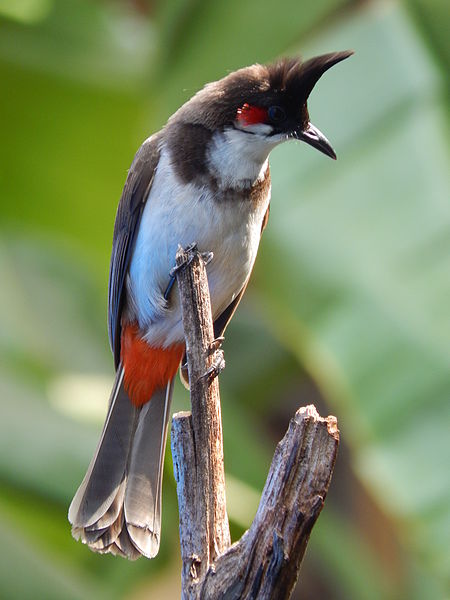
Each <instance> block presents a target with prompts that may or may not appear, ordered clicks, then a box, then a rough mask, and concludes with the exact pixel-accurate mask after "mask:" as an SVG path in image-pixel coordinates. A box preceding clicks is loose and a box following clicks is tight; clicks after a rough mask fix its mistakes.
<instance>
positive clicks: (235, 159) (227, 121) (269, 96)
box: [69, 51, 352, 558]
mask: <svg viewBox="0 0 450 600" xmlns="http://www.w3.org/2000/svg"><path fill="white" fill-rule="evenodd" d="M351 54H352V52H350V51H346V52H336V53H332V54H326V55H323V56H319V57H316V58H313V59H311V60H308V61H306V62H301V61H300V60H296V59H284V60H280V61H278V62H276V63H274V64H271V65H268V66H264V65H259V64H256V65H253V66H251V67H247V68H244V69H240V70H238V71H235V72H233V73H230V74H229V75H228V76H226V77H224V78H223V79H221V80H220V81H216V82H214V83H209V84H208V85H206V86H205V87H204V88H203V89H202V90H200V91H199V92H198V93H197V94H196V95H195V96H194V97H193V98H191V100H189V101H188V102H186V104H184V105H183V106H182V107H181V108H180V109H179V110H178V111H177V112H176V113H175V114H174V115H173V116H172V117H171V118H170V119H169V120H168V122H167V124H166V126H165V127H164V128H163V129H162V130H161V131H159V132H158V133H155V134H154V135H152V136H151V137H149V138H148V139H147V140H146V141H145V142H144V143H143V144H142V146H141V147H140V148H139V150H138V152H137V154H136V156H135V158H134V161H133V163H132V165H131V168H130V171H129V173H128V177H127V180H126V183H125V187H124V190H123V193H122V197H121V200H120V203H119V207H118V210H117V216H116V222H115V227H114V237H113V248H112V257H111V266H110V278H109V310H108V325H109V338H110V343H111V348H112V351H113V354H114V360H115V366H116V378H115V382H114V386H113V390H112V393H111V398H110V403H109V410H108V414H107V417H106V422H105V425H104V427H103V432H102V435H101V438H100V442H99V444H98V447H97V450H96V452H95V454H94V457H93V459H92V461H91V464H90V466H89V469H88V471H87V474H86V476H85V478H84V480H83V482H82V483H81V485H80V487H79V489H78V491H77V493H76V494H75V497H74V499H73V501H72V504H71V506H70V509H69V520H70V522H71V523H72V533H73V535H74V537H75V538H77V539H81V540H82V541H83V542H84V543H86V544H88V546H89V547H90V548H91V549H92V550H94V551H97V552H102V553H103V552H111V553H113V554H117V555H120V556H126V557H128V558H137V557H139V556H140V555H144V556H147V557H148V558H152V557H154V556H155V555H156V553H157V552H158V549H159V542H160V529H161V484H162V467H163V458H164V451H165V445H166V437H167V425H168V420H169V411H170V401H171V395H172V387H173V379H174V376H175V374H176V371H177V369H178V367H179V365H180V362H181V360H182V358H183V354H184V348H185V346H184V335H183V326H182V322H181V308H180V300H179V297H178V292H177V290H176V289H175V287H176V286H173V287H174V289H171V291H170V294H167V293H166V291H167V290H168V289H169V282H170V271H171V268H172V267H173V266H174V260H175V253H176V251H177V248H178V245H179V244H181V245H182V246H184V247H186V246H188V245H189V244H191V243H192V242H196V243H197V244H198V247H199V250H200V251H202V252H212V253H213V259H212V260H211V262H210V263H209V264H208V266H207V273H208V283H209V288H210V294H211V304H212V312H213V319H214V332H215V335H216V337H219V336H221V335H222V334H223V332H224V330H225V328H226V326H227V324H228V322H229V320H230V319H231V317H232V315H233V313H234V311H235V309H236V307H237V305H238V304H239V301H240V300H241V298H242V295H243V293H244V290H245V288H246V285H247V283H248V280H249V277H250V273H251V271H252V268H253V264H254V262H255V258H256V253H257V250H258V245H259V240H260V237H261V234H262V231H263V230H264V227H265V226H266V224H267V219H268V216H269V201H270V173H269V165H268V156H269V153H270V151H271V150H272V149H273V148H274V147H275V146H277V145H278V144H280V143H282V142H285V141H287V140H290V139H297V140H302V141H304V142H306V143H307V144H309V145H311V146H313V147H314V148H317V149H318V150H320V151H321V152H323V153H324V154H326V155H327V156H330V157H331V158H336V155H335V153H334V151H333V149H332V147H331V145H330V143H329V142H328V140H327V139H326V137H325V136H324V135H323V134H322V133H321V132H320V131H319V130H318V129H317V128H316V127H314V125H312V124H311V122H310V120H309V114H308V109H307V100H308V97H309V95H310V93H311V91H312V89H313V87H314V85H315V84H316V82H317V81H318V80H319V78H320V77H321V75H322V74H323V73H324V72H325V71H326V70H327V69H329V68H330V67H332V66H333V65H335V64H336V63H338V62H340V61H341V60H344V59H345V58H347V57H348V56H350V55H351Z"/></svg>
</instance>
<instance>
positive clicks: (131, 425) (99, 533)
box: [69, 366, 173, 559]
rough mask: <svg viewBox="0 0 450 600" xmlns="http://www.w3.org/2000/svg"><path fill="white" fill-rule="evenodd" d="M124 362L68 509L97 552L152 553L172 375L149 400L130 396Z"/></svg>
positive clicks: (77, 532) (78, 534)
mask: <svg viewBox="0 0 450 600" xmlns="http://www.w3.org/2000/svg"><path fill="white" fill-rule="evenodd" d="M123 376H124V373H123V368H122V366H120V367H119V369H118V370H117V374H116V379H115V382H114V387H113V390H112V393H111V401H110V406H109V411H108V415H107V418H106V422H105V425H104V427H103V432H102V435H101V438H100V442H99V444H98V447H97V450H96V452H95V454H94V457H93V459H92V461H91V464H90V465H89V469H88V471H87V473H86V475H85V477H84V479H83V481H82V483H81V485H80V487H79V488H78V491H77V493H76V494H75V497H74V499H73V500H72V504H71V505H70V508H69V521H70V522H71V523H72V535H73V536H74V537H75V538H76V539H81V541H82V542H83V543H85V544H87V545H88V546H89V547H90V548H91V549H92V550H94V551H95V552H100V553H106V552H111V553H112V554H117V555H120V556H126V557H128V558H131V559H135V558H138V557H139V556H140V555H141V554H142V555H144V556H146V557H147V558H153V557H154V556H155V555H156V554H157V552H158V550H159V541H160V534H161V488H162V474H163V461H164V451H165V446H166V438H167V425H168V421H169V413H170V403H171V398H172V388H173V379H172V380H171V381H170V382H169V383H168V384H167V387H166V388H165V389H161V388H160V389H157V390H155V392H154V393H153V395H152V398H151V400H150V401H149V402H147V403H146V404H144V405H143V406H142V407H137V406H135V405H134V404H132V402H131V401H130V399H129V397H128V394H127V392H126V391H125V388H124V384H123Z"/></svg>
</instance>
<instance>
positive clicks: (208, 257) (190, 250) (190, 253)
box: [164, 242, 214, 300]
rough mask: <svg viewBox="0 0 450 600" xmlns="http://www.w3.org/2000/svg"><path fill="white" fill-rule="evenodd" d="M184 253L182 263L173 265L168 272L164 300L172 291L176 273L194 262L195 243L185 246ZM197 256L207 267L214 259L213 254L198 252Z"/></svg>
mask: <svg viewBox="0 0 450 600" xmlns="http://www.w3.org/2000/svg"><path fill="white" fill-rule="evenodd" d="M184 252H185V253H186V255H187V257H186V258H185V259H184V261H183V262H182V263H180V264H179V265H175V267H172V269H170V271H169V277H170V279H169V283H168V284H167V287H166V291H165V292H164V299H165V300H168V299H169V294H170V292H171V291H172V288H173V284H174V283H175V280H176V278H177V273H178V272H179V271H181V269H184V268H185V267H187V266H188V265H190V264H191V262H192V261H193V260H194V256H195V254H196V253H197V252H198V246H197V242H194V243H193V244H189V246H186V248H185V250H184ZM199 254H200V256H201V257H202V259H203V262H204V263H205V265H208V264H209V263H210V262H211V261H212V259H213V258H214V253H213V252H200V253H199Z"/></svg>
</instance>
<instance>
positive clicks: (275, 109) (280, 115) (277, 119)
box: [267, 106, 286, 123]
mask: <svg viewBox="0 0 450 600" xmlns="http://www.w3.org/2000/svg"><path fill="white" fill-rule="evenodd" d="M267 114H268V115H269V119H270V120H271V121H272V123H281V122H282V121H284V120H285V119H286V111H285V110H284V108H281V106H271V107H270V108H269V110H268V111H267Z"/></svg>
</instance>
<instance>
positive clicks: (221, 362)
mask: <svg viewBox="0 0 450 600" xmlns="http://www.w3.org/2000/svg"><path fill="white" fill-rule="evenodd" d="M219 339H220V338H218V340H219ZM214 342H216V340H214V341H213V342H212V344H211V346H212V345H213V344H214ZM221 343H222V342H220V344H221ZM224 369H225V356H224V353H223V350H220V349H218V348H216V349H215V350H214V356H213V360H212V363H211V366H210V367H209V369H208V370H207V371H206V373H204V374H203V375H202V379H208V380H209V381H211V380H213V379H215V378H216V377H217V376H218V375H220V373H222V371H223V370H224Z"/></svg>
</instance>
